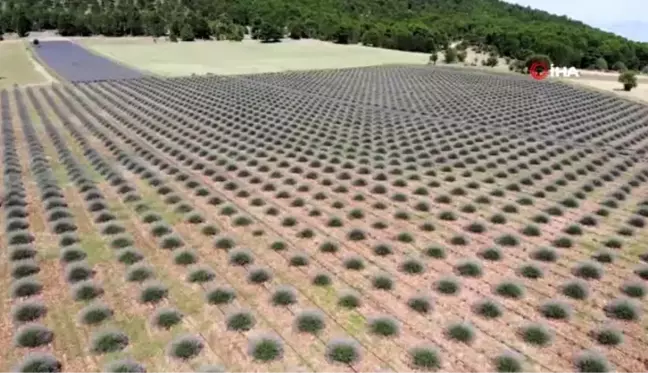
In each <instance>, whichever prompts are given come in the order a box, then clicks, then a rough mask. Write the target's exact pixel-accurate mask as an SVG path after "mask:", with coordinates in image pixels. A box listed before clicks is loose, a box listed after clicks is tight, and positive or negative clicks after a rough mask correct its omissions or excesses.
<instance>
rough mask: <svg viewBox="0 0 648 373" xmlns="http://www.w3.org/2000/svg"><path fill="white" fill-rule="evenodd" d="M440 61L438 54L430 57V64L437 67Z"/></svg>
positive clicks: (434, 53)
mask: <svg viewBox="0 0 648 373" xmlns="http://www.w3.org/2000/svg"><path fill="white" fill-rule="evenodd" d="M438 60H439V54H438V53H437V52H432V54H431V55H430V62H431V63H432V64H433V65H436V63H437V61H438Z"/></svg>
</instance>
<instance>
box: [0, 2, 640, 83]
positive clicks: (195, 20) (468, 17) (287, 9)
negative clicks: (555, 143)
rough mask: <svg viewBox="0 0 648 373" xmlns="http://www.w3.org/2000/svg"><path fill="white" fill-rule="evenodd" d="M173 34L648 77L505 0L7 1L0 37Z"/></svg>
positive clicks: (621, 44)
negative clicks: (455, 55)
mask: <svg viewBox="0 0 648 373" xmlns="http://www.w3.org/2000/svg"><path fill="white" fill-rule="evenodd" d="M53 29H57V30H58V32H59V33H60V34H61V35H64V36H74V35H78V36H89V35H98V34H101V35H105V36H126V35H134V36H137V35H150V36H155V37H159V36H164V35H167V36H168V37H169V38H170V39H171V40H172V41H175V40H179V39H181V40H183V41H192V40H195V39H209V38H212V39H219V40H222V39H228V40H241V39H243V37H244V34H245V33H248V31H249V33H250V34H251V36H252V37H253V38H255V39H259V40H260V41H261V42H276V41H280V40H281V38H283V37H284V36H288V37H291V38H294V39H299V38H316V39H321V40H327V41H332V42H336V43H342V44H347V43H362V44H364V45H368V46H375V47H382V48H390V49H398V50H404V51H416V52H425V53H433V52H435V51H440V50H443V49H446V48H447V47H448V45H449V44H450V43H451V42H453V41H457V40H462V41H463V42H464V43H463V44H464V46H466V45H470V46H474V47H477V48H478V49H479V50H481V51H485V52H488V53H490V54H492V55H497V56H502V57H509V58H511V59H515V60H525V59H527V58H528V57H529V56H532V55H538V54H540V55H547V56H549V57H550V58H551V61H552V62H553V63H554V64H556V65H557V66H575V67H577V68H597V69H608V68H613V69H618V70H622V69H625V68H627V69H631V70H643V71H644V72H648V43H640V42H635V41H631V40H627V39H625V38H623V37H620V36H617V35H614V34H611V33H607V32H604V31H601V30H598V29H595V28H593V27H590V26H588V25H585V24H583V23H581V22H578V21H574V20H571V19H569V18H567V17H564V16H556V15H552V14H549V13H547V12H543V11H539V10H534V9H531V8H528V7H521V6H517V5H511V4H508V3H504V2H502V1H498V0H263V1H261V0H221V1H213V0H119V1H115V0H0V31H1V32H4V33H7V32H16V33H18V34H19V35H21V36H27V35H28V34H29V32H30V31H37V30H53Z"/></svg>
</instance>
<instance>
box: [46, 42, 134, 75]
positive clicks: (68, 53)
mask: <svg viewBox="0 0 648 373" xmlns="http://www.w3.org/2000/svg"><path fill="white" fill-rule="evenodd" d="M35 50H36V53H37V55H38V57H39V58H40V59H41V60H42V61H43V62H44V63H45V65H47V66H48V67H49V68H50V69H52V70H54V71H55V72H56V74H57V75H59V76H60V77H62V78H63V79H65V80H68V81H71V82H92V81H101V80H119V79H135V78H139V77H142V73H140V72H138V71H136V70H133V69H131V68H128V67H126V66H124V65H121V64H119V63H117V62H114V61H111V60H109V59H107V58H105V57H101V56H99V55H97V54H94V53H92V52H90V51H88V50H87V49H86V48H83V47H82V46H80V45H78V44H75V43H73V42H70V41H66V40H52V41H42V42H41V43H40V44H39V46H37V47H36V48H35Z"/></svg>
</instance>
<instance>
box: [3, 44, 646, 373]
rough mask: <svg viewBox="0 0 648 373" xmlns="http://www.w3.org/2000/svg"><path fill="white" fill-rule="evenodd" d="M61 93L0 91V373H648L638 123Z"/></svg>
mask: <svg viewBox="0 0 648 373" xmlns="http://www.w3.org/2000/svg"><path fill="white" fill-rule="evenodd" d="M60 48H61V49H59V50H66V48H76V47H70V46H69V45H68V44H60ZM43 50H44V51H47V48H45V49H43ZM74 50H76V49H74ZM46 53H47V52H46ZM81 53H82V52H78V54H77V55H76V57H74V55H73V57H71V59H72V60H76V61H81V60H83V61H86V62H87V61H91V60H92V58H93V57H87V56H86V57H80V56H81ZM49 56H50V58H51V61H53V62H52V63H53V64H59V65H60V66H63V65H64V64H63V63H62V62H60V61H62V60H68V57H66V56H62V55H56V54H55V53H54V52H52V54H50V55H49ZM56 56H58V57H56ZM90 56H91V55H90ZM57 59H58V60H59V62H56V61H57ZM92 61H94V60H92ZM102 63H103V62H102ZM84 64H85V63H84ZM79 71H81V73H80V74H79V75H76V79H75V80H77V81H82V80H86V82H78V83H74V84H66V85H59V84H54V85H52V86H48V87H39V88H35V87H29V88H19V89H13V90H3V91H0V120H1V121H2V122H1V123H0V125H1V126H0V139H1V141H2V142H1V143H2V149H3V152H2V155H1V156H2V162H1V163H0V170H1V172H0V185H2V188H3V189H2V190H3V193H4V199H3V204H2V206H1V207H0V208H1V209H2V212H3V213H2V214H0V229H2V238H1V241H0V265H1V266H2V267H0V292H1V294H2V296H1V297H0V312H1V316H2V322H1V323H0V343H2V348H1V349H0V371H9V370H12V369H13V370H14V371H18V372H34V371H36V372H60V371H74V372H81V371H92V372H98V371H102V372H146V371H149V372H222V371H230V372H266V371H268V372H270V371H272V372H277V371H317V372H348V373H352V372H364V371H372V372H376V371H408V372H409V371H436V370H439V371H453V372H475V371H481V372H493V371H497V372H546V371H553V372H566V371H575V372H593V371H595V372H608V371H619V372H637V371H645V370H646V362H645V351H646V347H647V346H648V337H647V334H646V325H647V324H646V323H647V321H648V320H647V319H646V316H645V312H646V308H648V306H647V304H646V301H645V299H646V292H647V291H648V288H647V285H648V250H647V249H646V246H645V242H648V230H647V229H646V227H647V226H648V224H647V223H648V222H647V220H646V219H648V187H647V185H648V163H647V160H646V151H648V108H647V107H646V106H643V105H639V104H635V103H630V102H626V101H623V100H619V99H616V98H613V97H608V96H601V95H597V94H595V93H592V92H586V91H581V90H578V89H576V88H574V87H571V86H566V85H562V84H554V83H542V82H535V81H533V80H531V79H530V78H529V77H522V76H494V75H489V74H484V73H477V72H466V71H460V70H450V69H442V68H433V67H412V66H391V67H372V68H356V69H340V70H328V71H314V72H292V73H276V74H261V75H241V76H237V77H225V76H202V77H181V78H157V77H140V78H132V79H131V78H127V76H130V75H129V74H131V73H133V72H130V71H126V72H123V73H120V74H122V75H119V74H117V70H112V71H113V72H114V74H115V75H114V76H113V78H111V77H109V74H107V71H102V70H94V72H95V74H93V71H92V70H91V69H89V68H88V69H85V68H84V69H80V70H79ZM69 74H70V76H71V77H74V72H73V70H69Z"/></svg>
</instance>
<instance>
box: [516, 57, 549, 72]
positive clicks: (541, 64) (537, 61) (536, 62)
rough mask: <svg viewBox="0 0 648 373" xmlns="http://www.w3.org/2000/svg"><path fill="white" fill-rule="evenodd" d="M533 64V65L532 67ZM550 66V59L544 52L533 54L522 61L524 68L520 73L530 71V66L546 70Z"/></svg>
mask: <svg viewBox="0 0 648 373" xmlns="http://www.w3.org/2000/svg"><path fill="white" fill-rule="evenodd" d="M534 66H535V67H534ZM550 66H551V59H550V58H549V56H547V55H545V54H533V55H531V56H529V57H528V58H527V59H526V61H524V67H525V69H524V70H523V71H521V73H523V74H524V73H526V72H530V70H531V68H532V67H534V68H536V69H538V70H539V69H543V70H547V69H549V68H550Z"/></svg>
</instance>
